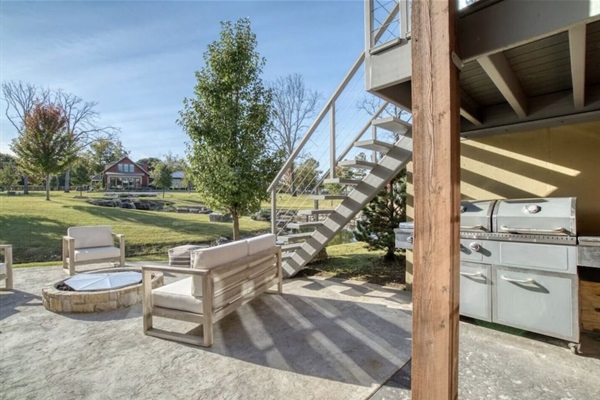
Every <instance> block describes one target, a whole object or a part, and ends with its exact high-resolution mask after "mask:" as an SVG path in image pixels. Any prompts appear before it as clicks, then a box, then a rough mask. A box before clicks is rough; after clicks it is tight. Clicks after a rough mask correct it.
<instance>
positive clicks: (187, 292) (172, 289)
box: [152, 276, 202, 314]
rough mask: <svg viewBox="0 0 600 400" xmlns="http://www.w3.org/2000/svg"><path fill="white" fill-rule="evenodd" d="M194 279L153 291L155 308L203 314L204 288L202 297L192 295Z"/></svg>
mask: <svg viewBox="0 0 600 400" xmlns="http://www.w3.org/2000/svg"><path fill="white" fill-rule="evenodd" d="M191 287H192V277H191V276H190V277H189V278H185V279H181V280H179V281H177V282H173V283H169V284H168V285H165V286H161V287H159V288H156V289H153V290H152V303H153V304H154V306H158V307H163V308H170V309H173V310H182V311H188V312H191V313H195V314H202V297H201V296H202V287H201V286H200V296H199V297H194V296H192V295H191V292H192V290H191Z"/></svg>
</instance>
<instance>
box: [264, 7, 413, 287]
mask: <svg viewBox="0 0 600 400" xmlns="http://www.w3.org/2000/svg"><path fill="white" fill-rule="evenodd" d="M382 12H383V13H385V15H386V16H387V17H385V18H384V19H382V21H383V22H382V23H381V24H380V26H379V27H378V28H376V29H375V30H373V32H370V34H371V35H372V38H373V40H375V41H377V40H380V39H381V38H382V37H383V35H384V34H385V33H386V32H388V31H389V30H390V24H392V23H393V21H394V18H395V17H394V15H396V14H398V12H399V8H398V6H397V5H396V6H395V7H394V8H393V9H392V10H387V9H385V7H383V8H382ZM388 13H389V14H388ZM382 15H383V14H382ZM364 59H365V57H364V53H362V54H361V55H360V56H359V57H358V59H357V60H356V61H355V63H354V64H353V66H352V67H351V68H350V71H349V72H348V74H347V75H346V76H345V77H344V79H343V80H342V82H341V83H340V85H339V86H338V88H337V89H336V91H335V92H334V94H333V95H332V96H331V98H330V99H329V100H328V101H327V103H326V104H325V106H324V107H323V109H322V110H321V112H320V113H319V114H318V116H317V118H316V119H315V121H314V122H313V124H312V125H311V126H310V128H309V129H308V132H307V133H306V135H305V136H304V137H303V138H302V140H301V141H300V143H299V144H298V145H297V146H296V148H295V150H294V151H293V152H292V154H291V155H290V156H289V157H288V159H287V160H286V162H285V163H284V165H283V167H282V168H281V170H280V171H279V173H278V174H277V176H276V177H275V179H274V180H273V182H272V183H271V185H270V186H269V189H268V190H269V192H270V193H271V229H272V232H273V233H275V234H276V235H277V237H278V241H279V243H280V244H281V247H282V250H283V271H284V276H286V277H290V276H293V275H295V274H296V273H297V272H298V271H300V270H301V269H302V268H304V267H305V266H306V264H307V263H309V262H310V261H311V260H312V259H313V258H314V257H315V256H317V255H318V254H319V252H320V251H321V250H322V249H323V248H324V247H325V246H326V245H327V243H328V242H329V241H330V240H331V239H332V238H333V237H334V236H335V235H336V234H337V233H338V232H340V231H341V230H342V229H343V228H344V227H345V226H346V225H347V224H348V223H349V222H350V221H351V220H352V219H353V218H355V217H356V216H357V215H358V213H359V212H360V211H361V210H362V209H363V208H364V207H365V205H366V204H367V203H368V202H369V201H370V200H371V199H373V198H374V197H375V196H376V195H377V193H378V192H379V191H380V190H381V189H382V188H383V187H384V186H385V184H386V183H388V182H389V181H390V180H391V179H392V178H394V177H395V176H396V175H398V173H399V172H400V171H401V170H402V169H403V168H404V167H405V166H406V164H407V163H408V162H409V161H410V160H411V158H412V138H411V137H410V133H411V124H410V120H411V118H412V116H411V115H410V113H408V112H407V111H405V110H400V109H398V108H397V107H395V106H393V105H391V104H389V103H387V102H384V101H383V100H381V99H379V98H377V97H375V96H373V95H371V94H369V93H367V92H365V90H364V82H365V68H364ZM365 96H367V97H365ZM361 99H362V100H363V102H362V104H363V106H362V107H359V106H358V104H359V103H360V100H361ZM365 104H367V105H368V106H365ZM326 116H328V117H329V118H326ZM368 153H370V157H368V156H367V154H368ZM307 159H310V160H311V163H310V165H312V166H313V167H314V166H318V167H321V166H325V165H326V166H327V167H328V169H327V170H326V171H320V170H318V171H313V172H314V173H311V174H306V176H304V177H302V178H299V179H298V181H297V180H296V179H294V176H297V175H298V171H299V170H300V168H301V167H302V165H303V163H305V162H306V160H307ZM305 165H306V164H305ZM291 169H293V170H294V171H295V173H296V175H294V174H291V173H289V171H291ZM292 179H294V181H293V182H291V180H292ZM292 188H297V189H298V190H299V193H290V191H291V190H294V189H292Z"/></svg>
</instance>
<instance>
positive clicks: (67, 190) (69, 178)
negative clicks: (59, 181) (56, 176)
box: [65, 171, 71, 193]
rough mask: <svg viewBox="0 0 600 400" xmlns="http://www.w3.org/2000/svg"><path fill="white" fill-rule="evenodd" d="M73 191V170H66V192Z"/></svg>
mask: <svg viewBox="0 0 600 400" xmlns="http://www.w3.org/2000/svg"><path fill="white" fill-rule="evenodd" d="M70 191H71V171H67V172H65V193H69V192H70Z"/></svg>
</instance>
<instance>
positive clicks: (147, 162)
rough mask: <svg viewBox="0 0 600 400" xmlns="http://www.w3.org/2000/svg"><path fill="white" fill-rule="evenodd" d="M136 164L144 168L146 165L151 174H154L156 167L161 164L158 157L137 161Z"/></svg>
mask: <svg viewBox="0 0 600 400" xmlns="http://www.w3.org/2000/svg"><path fill="white" fill-rule="evenodd" d="M136 163H137V164H138V165H139V166H143V165H144V164H145V165H147V166H148V172H149V173H150V174H152V172H153V171H154V168H156V166H157V165H158V164H160V163H161V161H160V159H159V158H156V157H148V158H140V159H139V160H137V161H136Z"/></svg>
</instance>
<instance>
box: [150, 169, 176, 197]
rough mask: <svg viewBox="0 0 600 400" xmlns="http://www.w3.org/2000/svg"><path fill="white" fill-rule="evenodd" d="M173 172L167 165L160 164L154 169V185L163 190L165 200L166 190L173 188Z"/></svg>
mask: <svg viewBox="0 0 600 400" xmlns="http://www.w3.org/2000/svg"><path fill="white" fill-rule="evenodd" d="M172 173H173V171H172V170H171V168H170V167H169V166H168V165H167V164H166V163H159V164H157V165H156V166H155V167H154V170H153V171H152V179H154V181H153V183H154V186H156V187H157V188H158V189H162V195H163V198H164V197H165V190H166V189H168V188H170V187H171V184H172V183H173V178H172V177H171V174H172Z"/></svg>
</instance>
